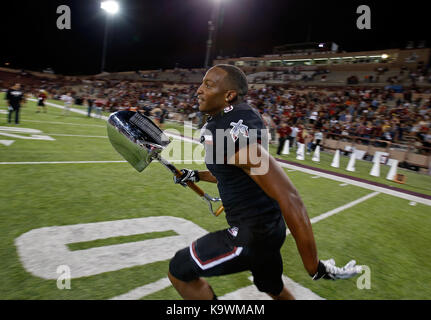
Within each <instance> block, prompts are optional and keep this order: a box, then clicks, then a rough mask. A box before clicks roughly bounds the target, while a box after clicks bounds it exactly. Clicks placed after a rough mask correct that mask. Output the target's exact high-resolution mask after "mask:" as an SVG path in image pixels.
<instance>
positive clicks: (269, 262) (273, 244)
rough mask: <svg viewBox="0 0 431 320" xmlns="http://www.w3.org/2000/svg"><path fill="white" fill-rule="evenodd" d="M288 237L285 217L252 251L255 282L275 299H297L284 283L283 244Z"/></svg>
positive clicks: (260, 289)
mask: <svg viewBox="0 0 431 320" xmlns="http://www.w3.org/2000/svg"><path fill="white" fill-rule="evenodd" d="M285 238H286V227H285V224H284V221H283V219H280V221H279V222H278V226H274V229H273V232H272V234H271V235H269V236H268V238H266V239H265V242H262V244H260V245H259V248H256V249H254V250H253V251H252V252H253V254H252V270H251V271H252V274H253V282H254V284H255V285H256V287H257V289H258V290H259V291H261V292H265V293H266V294H268V295H269V296H270V297H271V298H273V299H275V300H295V297H294V296H293V294H292V293H291V292H289V290H288V289H287V288H286V286H285V285H284V284H283V279H282V275H283V261H282V258H281V254H280V249H281V246H282V245H283V243H284V239H285Z"/></svg>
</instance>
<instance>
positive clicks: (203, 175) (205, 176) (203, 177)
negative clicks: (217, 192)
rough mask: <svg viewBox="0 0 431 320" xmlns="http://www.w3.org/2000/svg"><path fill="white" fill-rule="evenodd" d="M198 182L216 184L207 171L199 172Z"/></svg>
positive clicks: (215, 180) (214, 178)
mask: <svg viewBox="0 0 431 320" xmlns="http://www.w3.org/2000/svg"><path fill="white" fill-rule="evenodd" d="M199 180H200V181H206V182H212V183H217V179H216V177H214V176H213V175H212V174H211V172H209V171H208V170H206V171H199Z"/></svg>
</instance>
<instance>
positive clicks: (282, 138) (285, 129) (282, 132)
mask: <svg viewBox="0 0 431 320" xmlns="http://www.w3.org/2000/svg"><path fill="white" fill-rule="evenodd" d="M291 133H292V128H290V127H289V126H288V124H287V123H286V122H284V121H283V122H282V123H281V125H280V127H279V129H278V135H279V138H278V148H277V154H278V155H280V154H281V152H282V151H283V148H284V144H285V142H286V140H289V141H290V139H289V137H290V134H291ZM290 146H291V145H290V143H289V149H290Z"/></svg>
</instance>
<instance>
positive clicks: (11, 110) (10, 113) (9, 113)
mask: <svg viewBox="0 0 431 320" xmlns="http://www.w3.org/2000/svg"><path fill="white" fill-rule="evenodd" d="M8 111H9V112H8V114H7V122H8V123H11V121H12V112H13V108H12V107H11V106H9V107H8Z"/></svg>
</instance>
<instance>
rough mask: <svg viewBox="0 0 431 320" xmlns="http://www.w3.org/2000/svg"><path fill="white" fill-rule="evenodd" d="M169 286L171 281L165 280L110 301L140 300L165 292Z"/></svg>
mask: <svg viewBox="0 0 431 320" xmlns="http://www.w3.org/2000/svg"><path fill="white" fill-rule="evenodd" d="M169 286H171V282H170V281H169V279H168V278H163V279H160V280H158V281H156V282H153V283H149V284H146V285H145V286H142V287H138V288H136V289H133V290H132V291H129V292H127V293H125V294H122V295H119V296H116V297H114V298H111V299H109V300H138V299H140V298H142V297H145V296H148V295H149V294H152V293H154V292H157V291H160V290H163V289H165V288H167V287H169Z"/></svg>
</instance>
